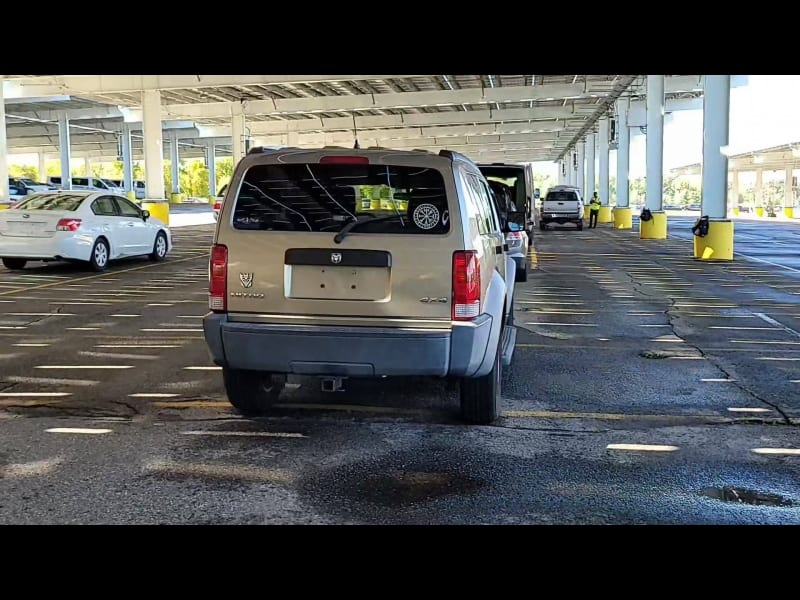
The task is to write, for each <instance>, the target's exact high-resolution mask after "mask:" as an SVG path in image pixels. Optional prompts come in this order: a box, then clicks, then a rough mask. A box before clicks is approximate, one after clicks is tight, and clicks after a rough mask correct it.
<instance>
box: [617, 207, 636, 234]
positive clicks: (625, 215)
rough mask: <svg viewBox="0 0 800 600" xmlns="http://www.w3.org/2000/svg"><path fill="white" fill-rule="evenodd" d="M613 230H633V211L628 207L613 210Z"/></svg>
mask: <svg viewBox="0 0 800 600" xmlns="http://www.w3.org/2000/svg"><path fill="white" fill-rule="evenodd" d="M614 229H633V211H632V210H631V208H630V207H629V206H617V207H615V208H614Z"/></svg>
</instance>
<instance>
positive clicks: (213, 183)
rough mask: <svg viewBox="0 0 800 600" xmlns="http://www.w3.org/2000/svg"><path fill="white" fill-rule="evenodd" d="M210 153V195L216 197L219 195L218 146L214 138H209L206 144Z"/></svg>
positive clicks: (208, 153)
mask: <svg viewBox="0 0 800 600" xmlns="http://www.w3.org/2000/svg"><path fill="white" fill-rule="evenodd" d="M206 148H207V150H206V152H207V155H208V195H209V196H211V197H212V198H214V197H215V196H216V195H217V147H216V145H215V144H214V140H209V141H208V143H207V145H206Z"/></svg>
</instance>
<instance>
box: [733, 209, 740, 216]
mask: <svg viewBox="0 0 800 600" xmlns="http://www.w3.org/2000/svg"><path fill="white" fill-rule="evenodd" d="M733 215H734V216H736V217H738V216H739V209H738V208H734V209H733Z"/></svg>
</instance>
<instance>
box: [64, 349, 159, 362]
mask: <svg viewBox="0 0 800 600" xmlns="http://www.w3.org/2000/svg"><path fill="white" fill-rule="evenodd" d="M78 354H80V355H81V356H92V357H95V358H120V359H126V360H127V359H133V360H156V359H157V358H158V355H157V354H118V353H116V352H91V351H89V350H81V351H80V352H79V353H78Z"/></svg>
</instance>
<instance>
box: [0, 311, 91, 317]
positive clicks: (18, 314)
mask: <svg viewBox="0 0 800 600" xmlns="http://www.w3.org/2000/svg"><path fill="white" fill-rule="evenodd" d="M0 314H4V315H10V316H12V317H74V316H75V314H74V313H56V312H10V313H0Z"/></svg>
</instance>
